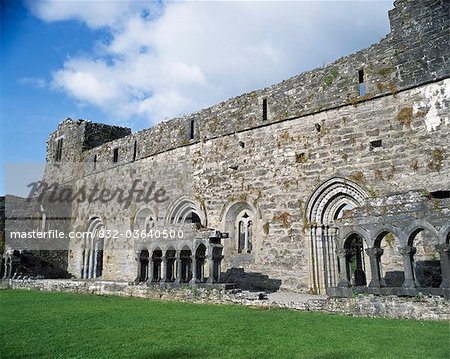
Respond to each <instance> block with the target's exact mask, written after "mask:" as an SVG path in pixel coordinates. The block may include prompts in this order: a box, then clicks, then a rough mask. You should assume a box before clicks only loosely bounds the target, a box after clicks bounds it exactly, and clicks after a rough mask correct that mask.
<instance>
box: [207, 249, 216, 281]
mask: <svg viewBox="0 0 450 359" xmlns="http://www.w3.org/2000/svg"><path fill="white" fill-rule="evenodd" d="M207 258H208V268H209V277H208V280H207V281H206V283H214V259H213V257H212V255H210V256H208V257H207Z"/></svg>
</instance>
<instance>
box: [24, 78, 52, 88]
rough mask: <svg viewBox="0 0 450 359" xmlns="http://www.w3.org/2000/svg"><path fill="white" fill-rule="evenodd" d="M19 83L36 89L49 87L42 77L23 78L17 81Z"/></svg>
mask: <svg viewBox="0 0 450 359" xmlns="http://www.w3.org/2000/svg"><path fill="white" fill-rule="evenodd" d="M17 83H19V84H20V85H26V86H31V87H36V88H44V87H46V86H47V81H46V80H45V79H43V78H42V77H21V78H20V79H18V80H17Z"/></svg>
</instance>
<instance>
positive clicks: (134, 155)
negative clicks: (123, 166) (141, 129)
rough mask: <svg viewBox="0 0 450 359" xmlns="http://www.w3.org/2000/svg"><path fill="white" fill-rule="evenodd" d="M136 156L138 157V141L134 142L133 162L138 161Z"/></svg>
mask: <svg viewBox="0 0 450 359" xmlns="http://www.w3.org/2000/svg"><path fill="white" fill-rule="evenodd" d="M136 156H137V141H134V148H133V161H136Z"/></svg>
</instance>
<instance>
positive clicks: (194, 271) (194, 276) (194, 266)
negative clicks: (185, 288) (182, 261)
mask: <svg viewBox="0 0 450 359" xmlns="http://www.w3.org/2000/svg"><path fill="white" fill-rule="evenodd" d="M191 266H192V279H191V281H190V282H189V283H190V284H195V283H197V282H198V279H197V258H195V256H192V263H191Z"/></svg>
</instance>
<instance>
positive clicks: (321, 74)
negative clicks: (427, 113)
mask: <svg viewBox="0 0 450 359" xmlns="http://www.w3.org/2000/svg"><path fill="white" fill-rule="evenodd" d="M449 14H450V2H449V1H443V0H396V1H395V2H394V8H393V9H392V10H390V11H389V18H390V24H391V32H390V34H389V35H387V36H386V37H385V38H384V39H382V40H381V41H380V42H379V43H377V44H375V45H372V46H371V47H369V48H367V49H364V50H361V51H359V52H357V53H355V54H352V55H350V56H347V57H343V58H340V59H338V60H337V61H335V62H333V63H331V64H329V65H327V66H324V67H320V68H317V69H314V70H312V71H307V72H304V73H302V74H300V75H297V76H294V77H292V78H290V79H287V80H285V81H282V82H281V83H278V84H276V85H273V86H270V87H267V88H264V89H260V90H256V91H253V92H250V93H246V94H243V95H241V96H238V97H234V98H231V99H229V100H227V101H223V102H221V103H219V104H216V105H214V106H211V107H209V108H206V109H203V110H200V111H198V112H195V113H192V114H189V115H186V116H183V117H179V118H174V119H172V120H170V121H168V122H162V123H160V124H158V125H156V126H154V127H152V128H149V129H146V130H142V131H140V132H137V133H134V134H132V135H129V134H130V131H129V129H124V128H116V127H114V126H107V125H98V124H93V123H85V129H86V131H85V132H84V133H80V134H79V135H80V136H82V137H80V138H82V139H83V140H82V141H83V144H82V145H80V146H81V147H80V153H79V159H80V160H81V161H84V162H92V161H94V160H95V161H99V162H110V165H116V164H117V163H114V164H113V163H111V162H112V158H113V157H112V156H113V154H112V152H113V151H114V150H115V151H118V156H119V160H118V162H119V163H126V162H130V161H134V160H137V159H140V158H145V157H149V156H152V155H155V154H157V153H161V152H165V151H168V150H171V149H174V148H177V147H181V146H186V145H189V144H192V143H196V142H199V141H204V140H207V139H213V138H217V137H221V136H225V135H229V134H233V133H237V132H241V131H246V130H249V129H252V128H257V127H261V126H267V125H269V124H271V123H274V122H278V121H284V120H289V119H294V118H299V117H303V116H306V115H310V114H314V113H319V112H323V111H326V110H330V109H333V108H338V107H342V106H350V105H353V106H357V104H358V103H361V102H365V101H370V100H371V99H374V98H378V97H382V96H387V95H394V96H395V95H396V94H397V93H398V92H399V91H403V90H407V89H410V88H414V87H417V86H420V85H424V84H427V83H431V82H434V81H438V80H442V79H444V78H448V77H449V75H450V47H449V46H448V35H449V23H450V20H449V18H450V15H449ZM362 87H363V88H362ZM63 124H64V123H63ZM63 124H61V125H60V126H59V128H58V131H59V132H64V131H62V127H61V126H63ZM99 126H100V127H99ZM103 126H104V127H103ZM112 129H114V130H112ZM109 130H111V136H109V137H108V136H104V134H105V133H106V132H108V131H109ZM58 131H57V132H58ZM57 132H54V133H53V134H52V135H51V136H50V140H49V142H48V150H47V152H48V154H47V160H48V161H49V162H51V161H52V158H54V154H53V151H54V146H53V145H52V142H53V141H54V139H55V138H56V137H57V135H56V133H57ZM99 133H101V134H102V135H101V136H99V135H98V134H99ZM106 142H107V143H106ZM69 148H70V147H69ZM75 157H77V156H72V157H70V156H67V157H66V158H63V160H66V161H69V160H71V159H72V158H75ZM98 169H99V168H98V167H97V170H98Z"/></svg>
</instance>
